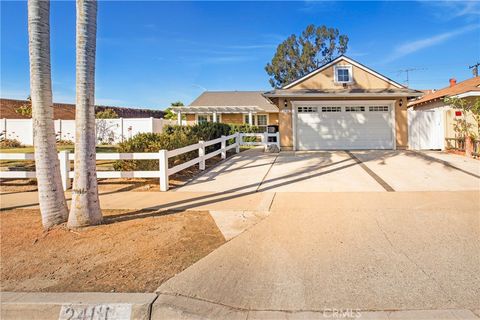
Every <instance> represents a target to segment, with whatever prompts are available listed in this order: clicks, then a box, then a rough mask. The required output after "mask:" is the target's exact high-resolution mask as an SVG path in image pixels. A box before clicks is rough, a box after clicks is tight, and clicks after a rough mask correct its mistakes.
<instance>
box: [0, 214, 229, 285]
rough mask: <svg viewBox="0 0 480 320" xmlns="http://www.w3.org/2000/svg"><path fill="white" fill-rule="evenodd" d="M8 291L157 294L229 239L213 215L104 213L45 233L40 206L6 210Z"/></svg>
mask: <svg viewBox="0 0 480 320" xmlns="http://www.w3.org/2000/svg"><path fill="white" fill-rule="evenodd" d="M0 225H1V238H0V240H1V243H0V248H1V250H0V253H1V260H0V264H1V271H0V275H1V285H0V290H1V291H45V292H67V291H68V292H79V291H89V292H93V291H95V292H153V291H155V290H156V289H157V288H158V287H159V285H160V284H161V283H163V282H164V281H166V280H167V279H169V278H171V277H172V276H174V275H175V274H177V273H179V272H181V271H182V270H184V269H185V268H187V267H188V266H190V265H192V264H193V263H195V262H196V261H198V260H199V259H200V258H202V257H204V256H205V255H207V254H209V253H210V252H212V251H213V250H215V249H216V248H218V247H219V246H221V245H222V244H223V243H225V239H224V238H223V236H222V234H221V233H220V231H219V230H218V228H217V226H216V225H215V222H214V221H213V219H212V218H211V216H210V215H209V214H208V212H156V211H136V212H131V211H127V210H105V211H104V224H103V225H100V226H95V227H87V228H83V229H77V230H69V229H67V228H66V227H65V226H59V227H56V228H54V229H52V230H49V231H48V232H44V231H43V229H42V226H41V220H40V213H39V211H38V210H10V211H3V212H0Z"/></svg>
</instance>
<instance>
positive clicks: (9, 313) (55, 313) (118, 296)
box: [0, 292, 157, 320]
mask: <svg viewBox="0 0 480 320" xmlns="http://www.w3.org/2000/svg"><path fill="white" fill-rule="evenodd" d="M156 299H157V295H156V294H154V293H100V292H81V293H70V292H68V293H46V292H1V293H0V301H1V312H0V318H1V319H3V320H8V319H25V320H27V319H28V320H40V319H41V320H43V319H68V318H69V316H70V315H72V314H73V311H72V310H68V311H69V312H68V315H66V316H65V312H66V309H67V308H69V306H74V308H75V309H76V310H80V309H85V308H87V307H88V308H89V309H88V314H89V315H90V314H91V312H92V313H93V312H94V311H95V310H93V309H92V308H93V307H96V308H97V312H98V311H100V312H102V310H101V309H102V308H103V312H104V311H105V309H106V308H107V307H110V308H111V309H112V310H113V311H115V310H114V308H117V310H120V312H119V313H117V314H118V315H117V316H113V317H107V316H105V315H104V316H102V318H103V319H115V320H117V319H118V320H120V319H122V320H123V319H125V320H127V319H132V320H133V319H135V320H137V319H138V320H149V319H150V314H151V307H152V303H153V302H154V301H155V300H156ZM112 306H113V308H112ZM62 308H63V309H62ZM70 312H72V314H70ZM62 313H64V317H61V316H62ZM77 313H78V312H77ZM110 315H112V313H110ZM75 316H78V314H75ZM87 318H88V319H90V317H86V319H87ZM74 319H76V318H74ZM82 319H83V318H82ZM93 319H96V318H93Z"/></svg>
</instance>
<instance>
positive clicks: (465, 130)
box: [444, 97, 480, 137]
mask: <svg viewBox="0 0 480 320" xmlns="http://www.w3.org/2000/svg"><path fill="white" fill-rule="evenodd" d="M444 102H445V104H447V105H450V106H452V107H453V108H455V109H460V110H462V119H459V120H457V119H455V124H454V129H455V131H456V132H458V133H459V135H460V136H462V137H467V136H476V137H480V98H473V99H468V98H464V99H461V98H457V97H446V98H445V99H444ZM468 114H471V115H472V116H473V119H474V120H475V122H476V126H477V132H476V133H474V132H471V131H470V130H471V128H472V127H473V125H472V123H469V122H468V120H467V116H468Z"/></svg>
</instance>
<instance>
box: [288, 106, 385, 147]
mask: <svg viewBox="0 0 480 320" xmlns="http://www.w3.org/2000/svg"><path fill="white" fill-rule="evenodd" d="M296 112H297V122H296V131H297V136H296V143H297V150H335V149H340V150H343V149H393V148H394V144H393V129H392V106H391V105H390V104H384V105H368V104H365V105H334V104H332V105H299V106H297V107H296Z"/></svg>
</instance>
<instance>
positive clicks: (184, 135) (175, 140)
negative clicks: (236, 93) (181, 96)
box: [113, 122, 257, 171]
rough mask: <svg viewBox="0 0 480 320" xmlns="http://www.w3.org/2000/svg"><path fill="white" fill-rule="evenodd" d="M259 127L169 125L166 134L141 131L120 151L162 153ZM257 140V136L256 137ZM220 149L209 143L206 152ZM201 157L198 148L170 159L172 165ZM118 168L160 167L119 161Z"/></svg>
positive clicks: (140, 162)
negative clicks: (162, 151)
mask: <svg viewBox="0 0 480 320" xmlns="http://www.w3.org/2000/svg"><path fill="white" fill-rule="evenodd" d="M255 130H257V128H256V127H253V126H249V125H229V124H225V123H211V122H207V123H201V124H196V125H193V126H167V127H165V128H164V130H163V132H162V133H139V134H137V135H135V136H133V137H132V138H130V139H128V140H126V141H124V142H122V143H120V144H119V149H118V152H121V153H132V152H158V151H160V150H162V149H164V150H174V149H178V148H182V147H186V146H188V145H192V144H196V143H198V141H200V140H203V141H208V140H213V139H217V138H220V137H221V136H222V135H223V136H228V135H230V134H233V133H235V132H256V131H255ZM252 138H253V139H255V138H254V137H252ZM219 148H220V144H215V145H212V146H208V147H207V148H206V150H205V151H206V153H210V152H212V151H215V150H217V149H219ZM197 156H198V151H197V150H194V151H191V152H187V153H184V154H182V155H179V156H176V157H174V158H171V159H169V166H170V167H172V166H174V165H177V164H179V163H181V162H185V161H189V160H191V159H194V158H196V157H197ZM113 167H114V169H115V170H118V171H135V170H158V160H119V161H116V162H115V163H114V165H113Z"/></svg>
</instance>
